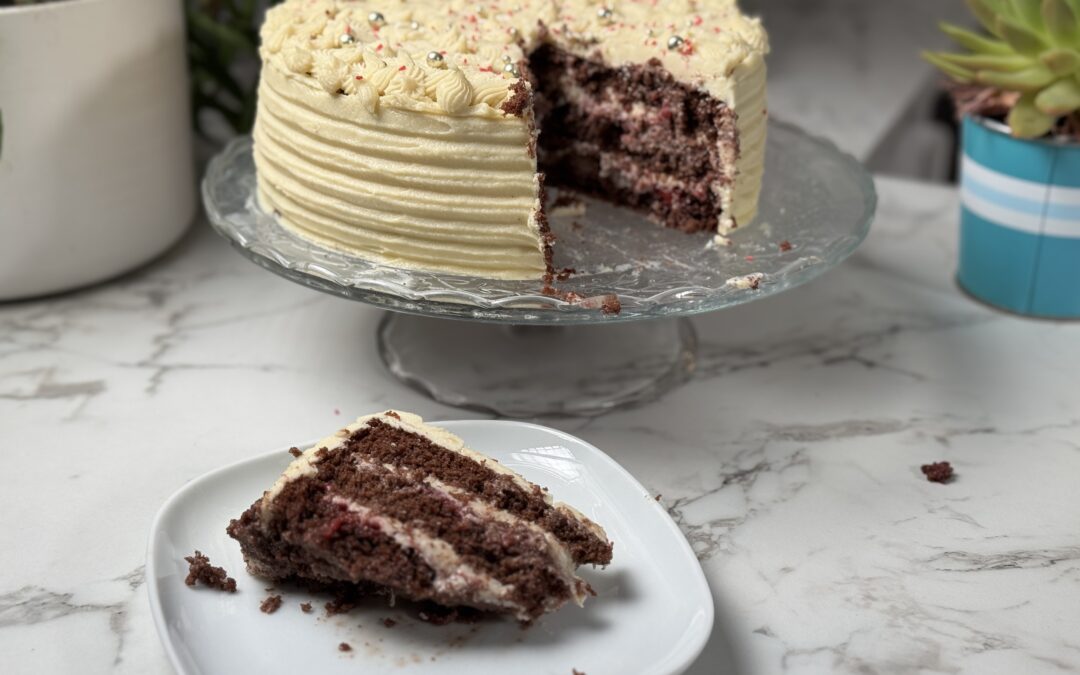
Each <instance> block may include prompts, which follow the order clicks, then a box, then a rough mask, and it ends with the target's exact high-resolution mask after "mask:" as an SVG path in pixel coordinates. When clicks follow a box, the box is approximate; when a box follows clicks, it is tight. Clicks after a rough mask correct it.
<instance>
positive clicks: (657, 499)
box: [656, 495, 664, 501]
mask: <svg viewBox="0 0 1080 675" xmlns="http://www.w3.org/2000/svg"><path fill="white" fill-rule="evenodd" d="M663 496H664V495H656V501H660V499H661V498H662V497H663Z"/></svg>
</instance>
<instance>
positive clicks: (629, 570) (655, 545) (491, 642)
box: [146, 421, 713, 675]
mask: <svg viewBox="0 0 1080 675" xmlns="http://www.w3.org/2000/svg"><path fill="white" fill-rule="evenodd" d="M439 426H441V427H444V428H446V429H449V430H450V431H452V432H454V433H455V434H457V435H459V436H461V437H462V438H464V439H465V442H466V443H467V444H468V445H469V446H470V447H472V448H474V449H476V450H478V451H480V452H482V453H485V454H487V455H490V456H492V457H494V458H496V459H498V460H499V461H500V462H502V463H503V464H505V465H506V466H508V467H510V468H512V469H514V470H515V471H517V472H519V473H521V474H522V475H523V476H525V478H527V479H529V480H530V481H533V482H535V483H538V484H540V485H543V486H546V487H548V488H549V489H550V490H551V492H552V494H553V495H554V497H555V498H556V499H557V500H560V501H564V502H566V503H568V504H571V505H572V506H574V507H576V508H577V509H579V510H581V511H582V512H583V513H585V514H586V515H587V516H588V517H590V518H592V519H593V520H595V521H596V522H598V523H600V524H601V525H603V526H604V528H605V529H606V530H607V533H608V536H609V537H610V538H611V540H612V541H613V542H614V543H615V555H614V561H613V562H612V564H611V565H610V566H609V567H607V568H606V569H603V570H601V569H595V570H594V569H592V568H589V567H585V568H582V569H581V571H580V572H579V573H580V574H581V575H582V576H583V577H584V578H585V579H586V580H587V581H589V583H591V584H592V586H593V588H594V589H596V592H597V593H598V597H596V598H590V599H589V601H588V602H587V603H586V605H585V608H584V609H580V608H578V607H576V606H573V605H571V606H568V607H564V608H563V609H562V610H560V611H559V612H556V613H555V614H552V615H549V616H546V617H544V618H542V619H540V620H539V621H537V622H536V623H535V624H534V625H533V626H532V627H531V628H529V629H528V630H522V629H521V628H520V627H518V625H517V624H516V623H514V622H513V621H509V620H507V621H486V622H481V623H479V624H476V625H473V626H468V625H449V626H441V627H440V626H432V625H429V624H426V623H423V622H420V621H418V620H416V619H415V618H412V617H410V616H409V615H408V614H407V613H406V612H405V611H403V610H402V609H400V608H399V609H394V608H390V607H386V606H383V605H382V604H375V605H371V606H368V605H365V606H364V607H361V608H358V609H356V610H354V611H353V612H351V613H349V614H346V615H337V616H334V617H331V618H327V617H326V613H325V611H324V610H323V604H324V603H325V601H326V599H327V598H324V597H318V596H313V595H311V594H308V593H304V592H301V591H295V592H294V591H286V590H276V591H273V592H272V593H271V592H268V591H267V590H266V589H267V588H268V587H269V584H268V583H267V582H266V581H264V580H261V579H257V578H255V577H252V576H250V575H249V574H248V573H247V572H246V571H245V568H244V561H243V557H242V556H241V554H240V547H239V545H238V544H237V543H236V542H235V541H233V540H232V539H230V538H229V537H228V535H226V534H225V527H226V525H228V523H229V520H230V519H232V518H235V517H237V516H239V515H240V514H241V513H242V512H243V511H244V509H246V508H247V507H248V506H250V505H251V503H252V502H253V501H255V499H257V498H258V497H259V495H261V494H262V492H263V490H266V489H267V488H269V487H270V485H271V484H272V483H273V482H274V480H275V479H276V478H277V476H278V475H279V474H280V473H281V471H282V470H284V468H285V466H286V465H287V464H288V463H289V461H290V460H291V459H292V458H291V457H290V455H289V454H288V453H287V452H286V450H284V449H282V450H280V451H278V452H274V453H272V454H270V455H266V456H263V457H257V458H254V459H250V460H247V461H244V462H240V463H238V464H234V465H232V466H228V467H225V468H222V469H218V470H217V471H214V472H211V473H209V474H207V475H205V476H203V477H202V478H199V479H197V480H195V481H192V482H191V483H189V484H187V485H186V486H184V487H183V488H182V489H181V490H180V491H179V492H177V493H176V494H175V495H173V496H172V497H171V498H170V499H169V500H168V501H167V502H166V503H165V505H164V506H163V507H162V508H161V511H160V512H159V513H158V515H157V518H156V519H155V521H154V525H153V528H152V530H151V533H150V543H149V548H148V552H147V562H146V571H147V579H148V583H147V587H148V590H149V593H150V604H151V607H152V610H153V613H154V621H155V623H156V624H157V629H158V633H159V634H160V635H161V640H162V642H163V643H164V645H165V650H166V652H168V655H169V658H170V659H171V661H172V663H173V666H174V667H175V668H176V670H177V671H178V672H179V673H181V674H182V675H213V674H218V673H221V674H228V675H235V674H236V673H262V674H263V675H270V674H272V673H290V674H292V673H348V674H349V675H355V674H356V673H364V674H365V675H374V674H375V673H394V674H395V675H398V674H401V673H409V672H417V673H425V674H427V673H468V674H469V675H486V674H492V675H494V674H496V673H498V674H499V675H505V673H521V674H523V675H531V674H533V673H551V674H552V675H570V674H571V672H572V671H573V669H577V670H578V671H581V672H584V673H588V675H604V674H606V673H620V674H622V673H635V674H638V675H646V674H650V675H671V674H673V673H681V672H683V671H684V670H686V669H687V668H688V667H689V666H690V665H691V664H692V663H693V662H694V660H695V659H696V658H697V656H698V655H699V654H700V653H701V650H702V649H703V648H704V646H705V643H706V641H707V640H708V637H709V633H710V631H711V630H712V623H713V602H712V594H711V593H710V592H709V587H708V584H707V583H706V581H705V575H704V574H703V573H702V571H701V567H700V566H699V564H698V561H697V558H696V557H695V556H694V553H693V551H692V550H691V548H690V545H689V544H688V543H687V541H686V539H685V538H684V537H683V535H682V533H681V532H680V531H679V529H678V527H677V526H676V525H675V523H674V522H673V521H672V520H671V518H670V517H669V516H668V514H667V512H665V511H664V509H663V508H662V507H661V506H660V505H659V504H657V503H656V500H655V499H654V498H653V497H652V496H651V495H649V494H648V493H647V492H646V491H645V488H643V487H642V486H641V484H640V483H638V482H637V481H636V480H635V479H634V478H633V476H631V475H630V474H629V473H628V472H627V471H626V470H625V469H623V468H622V467H621V466H619V465H618V464H616V463H615V461H614V460H612V459H611V458H610V457H608V456H607V455H605V454H604V453H603V452H601V451H600V450H598V449H596V448H595V447H593V446H591V445H589V444H588V443H585V442H584V441H582V440H580V439H577V438H574V437H573V436H570V435H568V434H564V433H562V432H559V431H555V430H553V429H547V428H545V427H540V426H536V425H532V424H524V423H520V422H496V421H469V422H442V423H439ZM310 445H311V444H310V443H309V444H307V445H300V446H299V447H309V446H310ZM195 549H199V550H200V551H202V552H203V553H205V554H206V555H208V556H209V557H210V560H211V563H212V564H214V565H219V566H222V567H224V568H225V569H226V570H227V571H228V572H229V574H230V575H231V576H233V577H234V578H235V579H236V581H237V587H238V591H237V592H236V593H233V594H227V593H220V592H217V591H213V590H210V589H208V588H205V587H202V586H199V587H197V588H196V589H191V588H188V587H187V586H185V585H184V577H185V576H186V575H187V563H185V562H184V556H188V555H191V553H192V551H194V550H195ZM278 593H280V594H281V595H282V597H283V599H284V604H283V605H282V607H281V609H279V610H278V611H277V612H276V613H274V614H271V615H267V614H263V613H262V612H260V611H259V604H260V603H261V602H262V600H263V599H264V598H266V597H267V596H268V595H272V594H278ZM307 601H310V602H312V604H313V605H314V606H315V611H313V612H312V613H310V614H304V613H303V612H301V611H300V608H299V604H300V603H302V602H307ZM384 618H392V619H394V620H395V621H397V622H398V623H397V625H395V626H393V627H386V626H385V625H383V623H382V620H383V619H384ZM341 642H346V643H348V644H349V645H351V646H352V648H353V650H352V651H351V652H339V651H338V644H340V643H341Z"/></svg>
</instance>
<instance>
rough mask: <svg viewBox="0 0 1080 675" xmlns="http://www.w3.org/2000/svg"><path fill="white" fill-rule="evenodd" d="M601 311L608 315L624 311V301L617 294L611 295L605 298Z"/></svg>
mask: <svg viewBox="0 0 1080 675" xmlns="http://www.w3.org/2000/svg"><path fill="white" fill-rule="evenodd" d="M600 311H601V312H603V313H604V314H606V315H607V316H614V315H616V314H621V313H622V301H620V300H619V296H617V295H609V296H607V297H605V298H604V304H603V305H602V306H601V307H600Z"/></svg>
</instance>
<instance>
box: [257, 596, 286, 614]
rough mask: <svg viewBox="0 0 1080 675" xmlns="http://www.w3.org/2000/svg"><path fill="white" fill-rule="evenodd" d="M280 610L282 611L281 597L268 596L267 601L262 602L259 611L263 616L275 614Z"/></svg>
mask: <svg viewBox="0 0 1080 675" xmlns="http://www.w3.org/2000/svg"><path fill="white" fill-rule="evenodd" d="M279 609H281V596H280V595H271V596H268V597H267V598H266V599H265V600H263V601H262V604H261V605H259V611H260V612H262V613H263V614H273V613H274V612H276V611H278V610H279Z"/></svg>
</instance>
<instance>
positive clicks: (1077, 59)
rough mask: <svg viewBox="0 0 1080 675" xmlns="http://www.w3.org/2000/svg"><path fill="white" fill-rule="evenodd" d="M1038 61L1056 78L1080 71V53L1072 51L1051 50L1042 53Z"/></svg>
mask: <svg viewBox="0 0 1080 675" xmlns="http://www.w3.org/2000/svg"><path fill="white" fill-rule="evenodd" d="M1039 60H1040V61H1042V62H1043V63H1044V64H1045V65H1046V67H1047V68H1049V69H1050V70H1051V71H1052V72H1053V73H1054V74H1055V75H1057V76H1058V77H1061V76H1063V75H1072V74H1073V73H1075V72H1077V71H1078V70H1080V52H1077V51H1075V50H1073V49H1051V50H1050V51H1048V52H1044V53H1043V55H1042V56H1041V57H1039Z"/></svg>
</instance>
